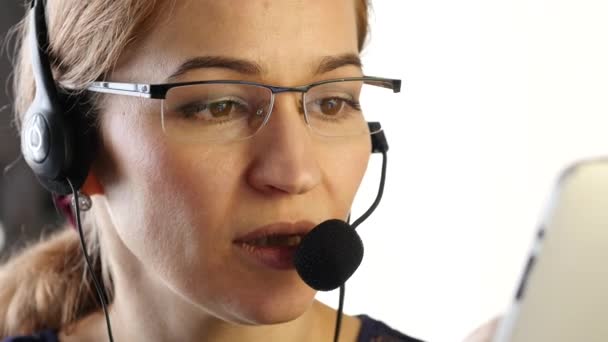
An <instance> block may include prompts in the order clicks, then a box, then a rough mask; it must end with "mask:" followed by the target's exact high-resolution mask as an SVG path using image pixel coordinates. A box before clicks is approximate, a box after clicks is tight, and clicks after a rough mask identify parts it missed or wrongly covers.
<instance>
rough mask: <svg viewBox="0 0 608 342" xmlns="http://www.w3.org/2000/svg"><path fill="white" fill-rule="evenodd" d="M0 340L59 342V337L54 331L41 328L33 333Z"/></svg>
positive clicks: (6, 341)
mask: <svg viewBox="0 0 608 342" xmlns="http://www.w3.org/2000/svg"><path fill="white" fill-rule="evenodd" d="M2 342H59V339H58V338H57V332H56V331H54V330H43V331H41V332H39V333H36V334H33V335H27V336H12V337H7V338H5V339H4V340H2Z"/></svg>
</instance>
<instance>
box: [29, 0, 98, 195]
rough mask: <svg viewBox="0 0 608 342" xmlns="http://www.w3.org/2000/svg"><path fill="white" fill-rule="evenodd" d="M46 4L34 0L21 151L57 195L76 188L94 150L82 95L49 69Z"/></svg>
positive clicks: (65, 193) (92, 131)
mask: <svg viewBox="0 0 608 342" xmlns="http://www.w3.org/2000/svg"><path fill="white" fill-rule="evenodd" d="M44 6H45V4H44V2H43V1H42V0H33V1H32V2H31V8H32V11H33V13H31V14H30V18H29V32H28V38H27V39H28V43H29V47H30V50H31V60H32V67H33V72H34V80H35V84H36V95H35V97H34V101H33V102H32V104H31V105H30V107H29V108H28V110H27V111H26V113H25V116H24V118H23V122H22V127H21V153H22V154H23V157H24V159H25V161H26V163H27V164H28V165H29V167H30V168H31V169H32V171H33V172H34V174H35V175H36V177H37V178H38V180H39V181H40V183H41V184H42V185H43V186H44V187H45V188H46V189H47V190H49V191H50V192H52V193H55V194H58V195H68V194H70V193H72V189H71V187H70V184H69V183H70V182H71V183H72V185H73V187H74V188H76V189H80V188H81V187H82V185H83V184H84V181H85V179H86V177H87V175H88V173H89V168H90V166H91V162H92V161H93V159H94V157H95V155H96V151H97V139H96V134H95V131H96V130H95V128H94V125H93V123H92V121H91V120H92V119H91V118H92V115H91V112H90V111H91V108H90V106H89V105H88V101H86V99H85V98H84V95H78V94H73V93H70V92H69V91H67V90H65V89H62V88H59V87H57V85H56V84H55V80H54V79H53V74H52V71H51V65H50V61H51V58H50V57H49V53H48V51H49V37H48V32H47V25H46V18H45V7H44Z"/></svg>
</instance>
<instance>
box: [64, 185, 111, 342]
mask: <svg viewBox="0 0 608 342" xmlns="http://www.w3.org/2000/svg"><path fill="white" fill-rule="evenodd" d="M66 180H67V183H68V184H69V185H70V188H71V189H72V193H73V194H74V208H75V211H76V215H75V216H76V225H77V226H78V234H79V235H80V247H81V248H82V253H83V254H84V260H85V262H86V264H87V269H88V270H89V274H90V275H91V278H93V284H94V285H95V291H96V292H97V296H98V297H99V301H100V302H101V307H102V308H103V313H104V316H105V318H106V326H107V328H108V338H109V339H110V342H114V337H113V336H112V326H111V324H110V315H108V308H107V296H106V294H105V292H104V291H103V288H102V287H101V285H100V284H99V281H98V280H97V277H96V276H95V272H94V271H93V267H91V261H90V260H89V253H87V246H86V244H85V243H84V234H83V232H82V224H81V222H80V201H79V198H78V191H76V189H75V188H74V185H72V182H71V181H70V180H69V179H67V178H66Z"/></svg>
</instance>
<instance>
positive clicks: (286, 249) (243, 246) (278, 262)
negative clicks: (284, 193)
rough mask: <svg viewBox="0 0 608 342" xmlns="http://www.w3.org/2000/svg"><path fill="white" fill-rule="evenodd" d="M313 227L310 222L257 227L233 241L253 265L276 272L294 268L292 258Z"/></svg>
mask: <svg viewBox="0 0 608 342" xmlns="http://www.w3.org/2000/svg"><path fill="white" fill-rule="evenodd" d="M313 227H314V224H313V223H312V222H304V221H302V222H297V223H294V224H292V223H275V224H271V225H267V226H263V227H259V228H257V229H255V230H253V231H251V232H250V233H247V234H245V235H243V236H241V237H238V238H237V239H235V240H234V245H235V246H236V247H238V249H239V251H240V252H241V254H242V255H244V256H245V257H246V258H247V259H249V260H250V261H253V262H254V263H256V264H258V265H261V266H264V267H269V268H271V269H276V270H290V269H293V268H294V265H293V256H294V254H295V252H296V250H297V249H298V246H299V245H300V242H301V241H302V238H303V237H304V236H305V235H306V234H308V232H309V231H310V230H312V228H313Z"/></svg>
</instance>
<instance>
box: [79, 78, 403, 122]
mask: <svg viewBox="0 0 608 342" xmlns="http://www.w3.org/2000/svg"><path fill="white" fill-rule="evenodd" d="M348 81H362V82H364V84H370V85H375V86H379V87H382V88H386V89H390V90H392V91H393V93H399V92H401V80H400V79H392V78H384V77H375V76H360V77H345V78H334V79H328V80H323V81H318V82H313V83H309V84H306V85H302V86H296V87H281V86H272V85H268V84H263V83H258V82H251V81H239V80H202V81H191V82H177V83H157V84H148V83H125V82H107V81H97V82H93V83H91V85H89V87H87V88H86V89H87V90H89V91H93V92H98V93H107V94H114V95H127V96H134V97H139V98H148V99H158V100H165V99H166V96H167V93H168V92H169V90H171V89H172V88H177V87H183V86H191V85H199V84H244V85H251V86H258V87H262V88H266V89H269V90H270V92H271V98H270V101H271V104H273V103H274V100H275V98H274V97H275V95H276V94H280V93H287V92H298V93H302V96H304V95H305V94H306V92H308V91H309V90H310V89H311V88H314V87H315V86H319V85H323V84H327V83H339V82H348ZM270 115H271V113H268V117H267V119H268V118H269V117H270ZM371 124H373V125H372V126H373V127H377V129H379V130H381V128H380V125H379V123H375V122H374V123H371V122H368V125H371ZM262 126H263V125H262ZM372 126H370V130H371V129H372Z"/></svg>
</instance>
